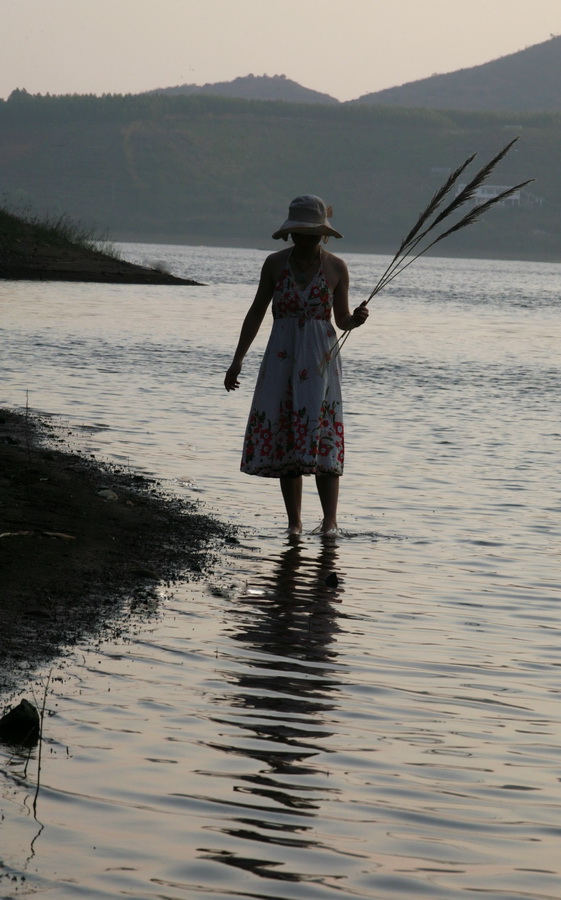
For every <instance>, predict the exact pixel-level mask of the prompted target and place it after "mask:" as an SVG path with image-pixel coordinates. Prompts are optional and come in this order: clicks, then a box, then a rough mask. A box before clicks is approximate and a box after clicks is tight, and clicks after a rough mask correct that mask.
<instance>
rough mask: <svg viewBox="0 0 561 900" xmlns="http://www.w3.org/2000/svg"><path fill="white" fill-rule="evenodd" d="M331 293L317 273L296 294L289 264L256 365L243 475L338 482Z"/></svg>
mask: <svg viewBox="0 0 561 900" xmlns="http://www.w3.org/2000/svg"><path fill="white" fill-rule="evenodd" d="M332 306H333V292H332V291H331V289H330V287H329V285H328V283H327V280H326V278H325V275H324V272H323V268H322V265H321V257H320V266H319V269H318V271H317V272H316V274H315V275H314V277H313V278H312V280H311V282H310V283H309V284H308V285H307V287H305V288H304V289H302V290H301V289H299V288H298V286H297V284H296V281H295V278H294V276H293V274H292V271H291V268H290V256H289V257H288V258H287V261H286V265H285V267H284V269H283V271H282V272H281V275H280V277H279V279H278V281H277V283H276V285H275V288H274V292H273V301H272V313H273V327H272V330H271V335H270V337H269V341H268V344H267V347H266V350H265V353H264V356H263V360H262V362H261V367H260V370H259V375H258V377H257V384H256V386H255V393H254V395H253V401H252V405H251V410H250V413H249V419H248V423H247V429H246V432H245V439H244V445H243V454H242V462H241V466H240V468H241V471H242V472H245V473H247V474H248V475H261V476H265V477H269V478H280V477H281V476H288V477H290V476H296V475H312V474H315V473H320V474H321V473H332V474H335V475H342V474H343V463H344V456H345V439H344V427H343V404H342V400H341V374H342V373H341V360H340V357H339V355H338V354H337V355H336V356H335V358H334V359H332V360H331V361H329V362H328V363H327V364H326V354H328V353H329V351H330V350H331V348H332V347H333V345H334V343H335V341H336V340H337V335H336V333H335V329H334V328H333V325H332V324H331V309H332Z"/></svg>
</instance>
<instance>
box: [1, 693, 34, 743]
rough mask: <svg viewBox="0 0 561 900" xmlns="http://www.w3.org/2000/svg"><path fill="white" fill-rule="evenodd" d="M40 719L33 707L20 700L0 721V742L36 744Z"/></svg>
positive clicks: (26, 701) (27, 702) (27, 701)
mask: <svg viewBox="0 0 561 900" xmlns="http://www.w3.org/2000/svg"><path fill="white" fill-rule="evenodd" d="M39 733H40V719H39V713H38V712H37V709H36V707H35V706H33V704H32V703H30V702H29V700H22V701H21V703H19V704H18V705H17V706H14V707H13V709H10V710H9V712H7V713H6V715H4V716H2V718H1V719H0V740H1V741H5V742H6V743H9V744H36V743H37V741H38V740H39Z"/></svg>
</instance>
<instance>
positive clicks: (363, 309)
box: [353, 300, 369, 328]
mask: <svg viewBox="0 0 561 900" xmlns="http://www.w3.org/2000/svg"><path fill="white" fill-rule="evenodd" d="M368 316H369V310H368V307H367V305H366V300H363V301H362V303H361V304H360V306H357V308H356V309H355V310H353V321H354V323H355V327H356V328H358V326H359V325H364V323H365V322H366V320H367V318H368Z"/></svg>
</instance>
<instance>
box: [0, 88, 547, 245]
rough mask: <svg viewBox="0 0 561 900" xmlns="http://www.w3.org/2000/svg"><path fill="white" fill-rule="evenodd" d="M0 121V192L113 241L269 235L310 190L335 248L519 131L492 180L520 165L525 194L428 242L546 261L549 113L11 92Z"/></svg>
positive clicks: (393, 236)
mask: <svg viewBox="0 0 561 900" xmlns="http://www.w3.org/2000/svg"><path fill="white" fill-rule="evenodd" d="M0 131H1V134H2V141H1V142H0V179H1V183H0V196H2V195H5V196H7V199H8V200H9V201H10V202H11V204H12V206H14V205H15V206H19V207H30V208H31V209H33V210H34V211H36V212H37V213H42V212H43V211H45V210H46V211H48V212H50V213H56V212H58V211H62V212H65V213H68V214H69V215H70V216H72V217H73V218H77V219H79V220H80V221H82V222H84V223H85V224H86V225H87V226H90V225H91V226H92V227H94V229H97V230H101V231H105V232H108V233H109V236H110V238H111V239H113V240H152V241H169V242H176V243H181V242H185V243H195V244H201V243H209V244H210V243H217V244H225V245H229V246H236V245H237V246H259V247H264V248H267V247H273V246H276V245H275V243H274V242H273V241H272V240H271V239H270V235H271V233H272V231H273V230H274V228H276V227H277V225H278V222H279V221H282V219H283V218H284V216H285V213H286V207H287V203H288V201H289V200H290V199H291V198H292V197H294V196H296V195H297V194H299V193H302V192H311V193H317V194H320V195H322V196H324V197H325V199H326V200H327V201H328V202H329V203H330V204H332V205H333V206H334V208H335V221H336V223H337V226H338V227H340V228H341V230H342V231H343V233H344V235H345V240H344V242H343V241H341V242H340V243H338V245H337V246H338V247H339V248H340V249H341V250H343V249H345V250H347V251H349V250H364V251H370V252H375V251H381V252H386V251H388V252H389V251H393V250H394V249H395V247H396V244H397V243H398V242H399V241H400V240H401V238H402V237H403V234H404V233H405V232H406V231H407V230H408V229H409V227H410V226H411V224H412V222H413V221H414V220H415V219H416V218H417V216H418V214H419V211H420V210H421V209H422V208H423V207H424V206H425V205H426V203H427V200H428V199H429V197H430V196H431V195H432V194H433V192H434V191H435V190H436V189H437V188H438V187H439V185H440V183H441V182H442V180H443V178H444V177H445V175H446V173H447V172H448V171H449V170H450V169H451V168H454V167H456V166H457V165H458V164H459V163H460V162H461V161H462V160H463V159H465V158H466V157H467V156H468V155H469V154H470V153H472V152H473V151H474V150H476V151H478V152H479V154H480V158H481V160H482V161H484V160H485V159H488V158H489V157H490V156H492V155H493V154H494V153H495V152H497V150H498V149H500V147H502V146H503V145H504V144H506V143H507V142H508V141H509V140H510V139H511V138H512V137H513V136H514V134H515V133H519V134H520V135H521V139H520V142H519V144H518V145H517V151H516V152H513V153H511V154H509V156H508V158H507V159H506V160H505V162H504V163H503V164H502V165H501V168H500V172H498V173H497V177H498V178H500V181H499V183H501V184H513V183H515V182H518V181H523V180H525V179H527V178H532V177H534V178H536V179H537V180H536V184H535V185H534V186H532V194H527V195H526V196H525V197H524V198H523V199H524V202H523V204H522V205H521V206H520V207H518V208H515V209H512V208H511V209H496V210H494V211H493V212H492V213H490V214H489V215H488V216H487V217H486V218H485V219H484V220H483V221H482V222H480V223H479V224H478V225H476V226H474V227H473V228H471V229H468V230H466V231H465V232H463V233H462V234H460V235H457V236H453V237H452V238H450V240H448V241H447V242H446V246H445V247H444V246H443V245H441V251H442V250H445V252H447V253H454V254H456V253H457V254H466V255H479V256H509V257H519V258H536V259H561V182H560V179H559V173H558V159H559V150H560V145H561V116H559V115H551V114H550V115H546V114H541V115H539V116H531V115H520V116H518V117H517V120H516V129H515V131H514V132H513V129H512V118H511V116H510V115H507V114H506V115H500V114H490V113H484V114H481V113H468V112H448V113H443V112H430V111H425V110H403V109H393V108H391V107H380V106H376V107H373V106H370V105H368V104H364V105H362V104H361V105H359V104H354V105H347V104H336V105H326V104H316V105H312V104H288V103H286V102H276V103H275V102H264V101H248V100H238V99H230V98H220V97H203V96H197V95H194V96H177V97H176V96H167V95H165V96H164V95H150V96H146V95H139V96H125V97H123V96H106V97H101V98H98V97H93V96H68V97H41V96H31V95H29V94H26V93H25V92H22V91H20V92H14V94H12V95H11V97H10V99H9V100H8V101H4V102H1V103H0ZM536 198H538V200H539V201H540V202H537V200H536Z"/></svg>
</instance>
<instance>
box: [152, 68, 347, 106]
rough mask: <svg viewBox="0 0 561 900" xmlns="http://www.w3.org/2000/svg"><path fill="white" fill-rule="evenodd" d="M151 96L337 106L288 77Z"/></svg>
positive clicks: (241, 80)
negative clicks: (214, 97)
mask: <svg viewBox="0 0 561 900" xmlns="http://www.w3.org/2000/svg"><path fill="white" fill-rule="evenodd" d="M147 93H149V94H168V95H169V96H189V95H191V94H202V95H204V96H207V97H208V96H219V97H240V98H242V99H244V100H284V101H285V102H286V103H331V104H333V103H338V102H339V101H338V100H336V99H335V97H330V95H329V94H322V93H321V92H320V91H313V90H311V89H310V88H306V87H303V86H302V85H301V84H298V83H297V82H296V81H292V80H291V79H290V78H287V77H286V75H273V76H269V75H246V76H245V77H243V78H234V79H233V81H217V82H215V83H214V84H203V85H197V84H180V85H177V86H176V87H167V88H157V89H156V90H154V91H148V92H147Z"/></svg>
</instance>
